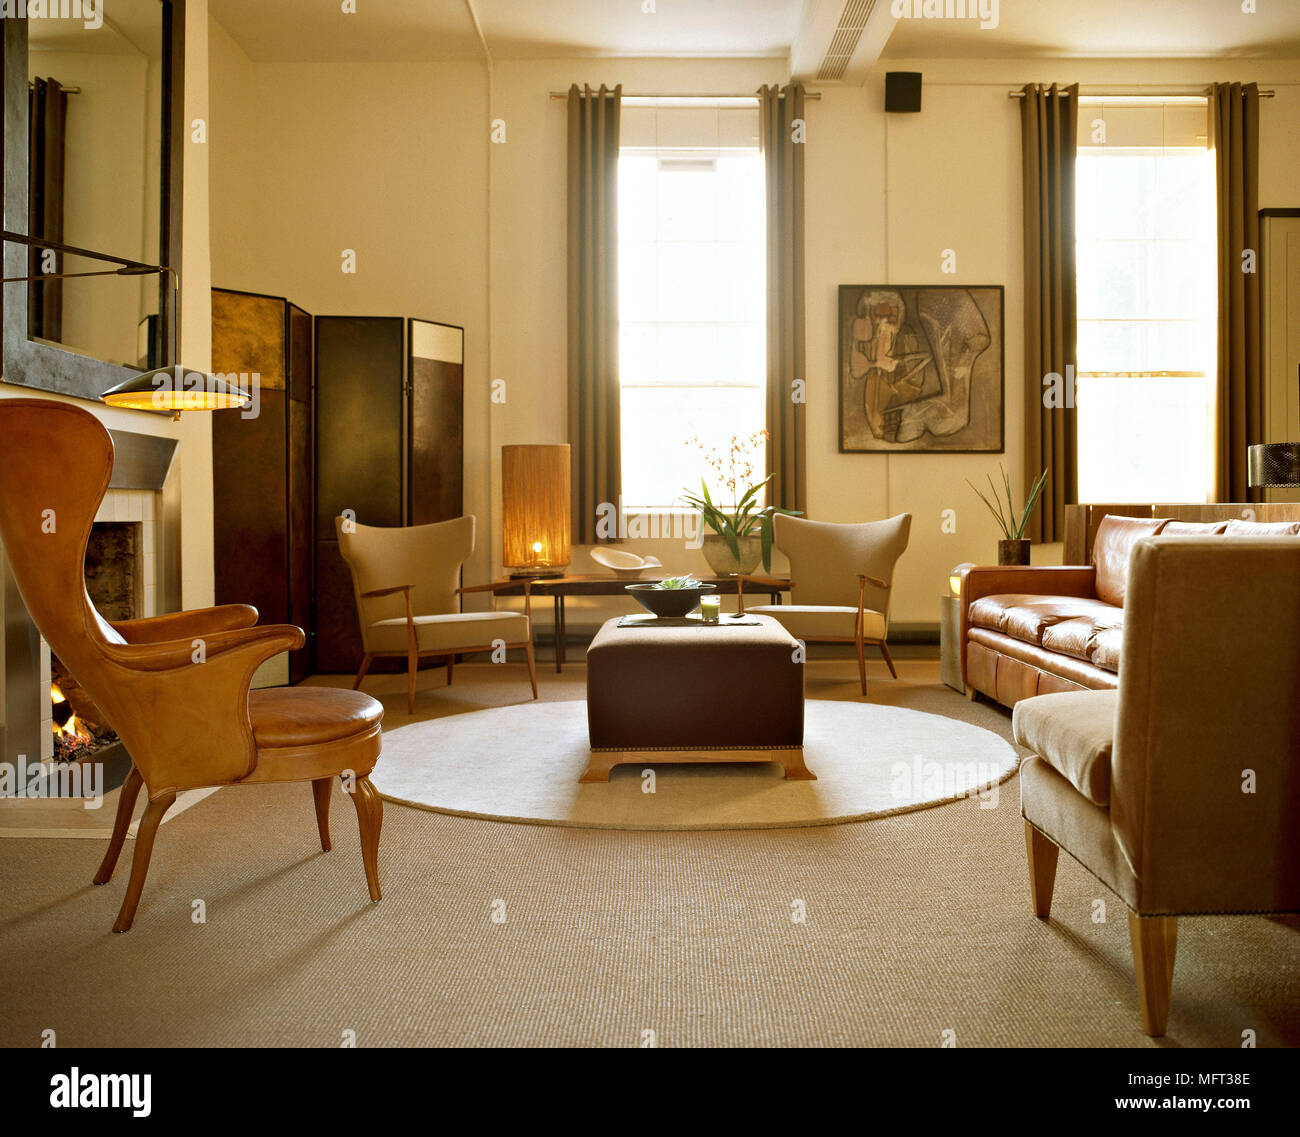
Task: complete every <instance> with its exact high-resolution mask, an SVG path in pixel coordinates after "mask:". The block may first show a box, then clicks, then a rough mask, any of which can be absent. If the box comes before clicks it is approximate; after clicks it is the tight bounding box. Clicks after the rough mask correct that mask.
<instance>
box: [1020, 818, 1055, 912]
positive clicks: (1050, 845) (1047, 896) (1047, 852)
mask: <svg viewBox="0 0 1300 1137" xmlns="http://www.w3.org/2000/svg"><path fill="white" fill-rule="evenodd" d="M1060 852H1061V850H1060V848H1059V846H1058V845H1057V844H1056V842H1055V841H1053V840H1052V839H1051V838H1050V837H1046V836H1044V835H1043V834H1042V833H1040V832H1039V831H1038V830H1037V829H1035V828H1034V827H1033V826H1032V825H1031V824H1030V823H1029V822H1028V821H1026V822H1025V853H1026V855H1027V859H1028V861H1029V893H1030V896H1031V897H1032V898H1033V901H1034V915H1035V916H1037V917H1038V918H1039V919H1040V920H1046V919H1047V918H1048V916H1050V915H1051V914H1052V891H1053V889H1054V888H1055V887H1056V858H1057V857H1058V856H1059V855H1060Z"/></svg>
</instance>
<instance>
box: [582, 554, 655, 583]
mask: <svg viewBox="0 0 1300 1137" xmlns="http://www.w3.org/2000/svg"><path fill="white" fill-rule="evenodd" d="M591 559H592V560H593V561H595V562H596V563H597V564H598V565H603V566H604V567H605V568H607V569H609V571H610V572H612V573H613V574H614V575H615V576H616V577H619V578H620V579H622V580H637V579H638V578H639V577H640V576H641V574H642V573H643V572H645V571H646V569H657V568H663V567H664V566H663V563H662V562H661V561H660V560H659V558H658V557H638V556H637V555H636V554H635V553H627V552H624V551H623V550H622V549H592V550H591Z"/></svg>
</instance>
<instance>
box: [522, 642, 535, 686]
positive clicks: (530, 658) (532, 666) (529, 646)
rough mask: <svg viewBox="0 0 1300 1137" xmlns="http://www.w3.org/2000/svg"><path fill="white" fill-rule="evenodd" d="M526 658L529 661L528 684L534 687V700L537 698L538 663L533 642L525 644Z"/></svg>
mask: <svg viewBox="0 0 1300 1137" xmlns="http://www.w3.org/2000/svg"><path fill="white" fill-rule="evenodd" d="M524 658H525V659H526V660H528V682H529V683H531V684H532V687H533V698H534V699H535V698H537V661H536V660H534V659H533V641H532V640H531V639H530V640H528V641H527V642H526V643H525V644H524Z"/></svg>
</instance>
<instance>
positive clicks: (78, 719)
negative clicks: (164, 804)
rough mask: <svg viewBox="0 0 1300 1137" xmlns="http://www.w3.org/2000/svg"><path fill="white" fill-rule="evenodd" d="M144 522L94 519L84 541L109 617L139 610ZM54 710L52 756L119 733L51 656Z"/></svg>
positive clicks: (99, 601) (67, 755)
mask: <svg viewBox="0 0 1300 1137" xmlns="http://www.w3.org/2000/svg"><path fill="white" fill-rule="evenodd" d="M141 544H142V541H141V532H140V522H137V521H96V522H95V524H94V525H93V526H91V530H90V541H89V543H88V544H87V546H86V591H87V592H88V593H89V594H90V599H91V601H92V602H93V603H94V605H95V608H96V609H97V610H98V612H99V614H100V615H101V616H103V617H104V619H106V620H109V621H120V620H131V619H134V618H135V617H136V616H137V615H139V614H140V611H141V607H142V605H141V581H140V577H141V573H140V564H141V557H142V550H141ZM50 704H51V706H50V712H51V720H52V722H53V730H54V758H55V761H58V762H80V761H84V760H85V759H87V758H90V757H92V756H93V755H94V754H96V753H97V752H98V751H100V750H103V749H105V748H107V747H110V746H113V745H114V744H116V743H117V742H118V741H119V739H118V737H117V734H116V733H115V732H114V730H113V728H112V727H111V726H109V725H108V723H107V722H106V721H105V720H104V716H103V713H102V712H101V711H100V709H99V707H98V706H96V705H95V700H94V699H92V698H91V697H90V695H89V694H87V692H86V691H85V689H84V688H83V687H82V686H81V684H80V683H78V682H77V680H76V677H75V676H74V675H73V674H72V673H71V672H70V671H69V670H68V669H67V668H66V667H64V666H63V663H62V662H61V661H60V660H59V658H58V657H57V656H55V655H53V654H51V656H50Z"/></svg>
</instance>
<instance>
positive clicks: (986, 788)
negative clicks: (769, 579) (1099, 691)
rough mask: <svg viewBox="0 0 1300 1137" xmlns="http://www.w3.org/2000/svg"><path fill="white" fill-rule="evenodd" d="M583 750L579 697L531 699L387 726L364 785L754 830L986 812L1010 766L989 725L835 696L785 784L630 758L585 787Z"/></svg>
mask: <svg viewBox="0 0 1300 1137" xmlns="http://www.w3.org/2000/svg"><path fill="white" fill-rule="evenodd" d="M958 702H959V701H958V700H957V699H956V698H955V697H954V700H953V704H954V705H957V704H958ZM590 756H591V751H590V749H589V748H588V738H587V706H586V703H585V702H582V701H578V700H571V701H567V702H536V703H534V702H528V703H521V704H519V705H517V706H512V707H497V708H492V709H489V710H482V711H477V712H475V713H473V714H462V715H450V716H447V717H444V718H438V719H434V720H432V721H429V722H417V723H409V724H407V725H404V726H398V727H395V728H393V729H390V730H387V731H385V732H384V755H383V760H382V761H381V762H380V764H379V765H378V766H377V767H376V768H375V773H374V776H373V779H372V780H373V781H374V783H375V785H376V786H377V787H378V788H379V792H380V793H382V794H383V795H384V796H385V797H386V798H388V799H390V800H395V801H400V802H402V803H404V804H406V805H414V806H418V807H420V808H423V809H434V810H438V811H439V812H442V813H454V814H459V815H460V816H463V817H483V818H488V819H491V820H497V821H523V822H529V823H532V824H548V825H570V826H575V827H580V828H597V829H761V828H789V827H793V826H801V825H835V824H842V823H844V822H848V821H864V820H867V819H869V818H873V817H884V816H887V815H889V814H892V813H904V812H906V811H907V810H909V809H922V808H924V807H925V806H927V805H934V804H937V803H938V802H941V801H954V800H958V799H961V798H966V797H969V796H971V795H972V794H980V795H982V798H983V801H984V807H985V808H993V807H994V806H995V805H996V801H997V794H998V784H999V783H1000V782H1003V781H1005V780H1006V779H1007V778H1009V777H1010V776H1011V775H1012V774H1013V773H1014V772H1015V769H1016V766H1017V764H1018V762H1019V755H1018V754H1017V752H1016V750H1015V748H1014V747H1013V746H1012V745H1011V744H1010V743H1008V742H1007V741H1005V740H1004V739H1002V738H1000V737H999V736H998V735H997V734H995V733H994V732H993V731H991V730H988V729H986V728H983V727H978V726H974V725H972V724H970V723H966V722H961V721H960V720H958V719H954V718H950V717H946V716H944V715H939V714H925V713H923V712H921V711H916V710H906V709H902V708H899V707H882V706H877V705H872V704H869V703H865V702H862V701H858V702H852V701H837V700H831V699H809V700H808V701H807V703H806V704H805V710H804V761H805V763H806V764H807V766H808V768H809V769H810V770H811V771H812V772H813V773H815V774H816V775H817V779H816V780H815V781H794V780H787V779H786V778H785V776H784V771H783V770H782V768H781V767H779V766H777V765H775V764H771V763H726V764H711V765H703V764H690V765H671V764H660V765H658V766H654V765H653V764H652V763H651V764H648V763H637V764H629V765H623V766H617V767H615V768H614V770H613V771H612V773H611V775H610V779H609V781H608V782H607V783H595V784H587V785H580V784H579V783H578V779H579V777H580V776H581V775H582V773H583V771H584V770H586V768H587V762H588V760H589V758H590ZM647 769H650V770H651V771H652V776H651V777H650V778H647V777H644V776H643V772H644V771H645V770H647Z"/></svg>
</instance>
